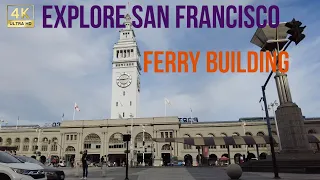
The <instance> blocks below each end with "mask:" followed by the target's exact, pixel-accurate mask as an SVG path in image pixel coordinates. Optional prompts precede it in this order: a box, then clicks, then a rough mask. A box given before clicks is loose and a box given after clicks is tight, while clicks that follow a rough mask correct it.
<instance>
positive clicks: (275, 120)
mask: <svg viewBox="0 0 320 180" xmlns="http://www.w3.org/2000/svg"><path fill="white" fill-rule="evenodd" d="M276 106H278V102H277V101H276V100H275V101H274V102H273V103H270V104H269V107H268V109H269V110H270V107H271V109H272V112H273V117H274V123H275V125H276V131H277V136H278V140H279V150H280V151H281V140H280V134H279V128H278V122H277V117H276V112H275V110H274V108H275V107H276Z"/></svg>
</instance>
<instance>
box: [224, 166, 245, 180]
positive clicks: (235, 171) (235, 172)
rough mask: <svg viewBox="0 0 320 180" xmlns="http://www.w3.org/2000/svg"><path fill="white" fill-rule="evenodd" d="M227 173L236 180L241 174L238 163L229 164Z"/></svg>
mask: <svg viewBox="0 0 320 180" xmlns="http://www.w3.org/2000/svg"><path fill="white" fill-rule="evenodd" d="M227 175H228V176H229V177H230V179H234V180H238V179H240V177H241V176H242V168H241V167H240V166H239V165H238V164H230V165H229V166H228V167H227Z"/></svg>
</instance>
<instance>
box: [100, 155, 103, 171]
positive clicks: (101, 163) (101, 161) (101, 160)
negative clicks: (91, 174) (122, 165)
mask: <svg viewBox="0 0 320 180" xmlns="http://www.w3.org/2000/svg"><path fill="white" fill-rule="evenodd" d="M103 163H104V158H103V156H101V159H100V165H101V169H102V168H103Z"/></svg>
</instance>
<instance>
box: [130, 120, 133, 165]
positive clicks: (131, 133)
mask: <svg viewBox="0 0 320 180" xmlns="http://www.w3.org/2000/svg"><path fill="white" fill-rule="evenodd" d="M130 120H131V126H130V135H131V137H133V136H132V135H133V132H132V131H133V114H130ZM130 155H131V158H130V164H131V167H133V159H134V158H133V156H134V152H133V138H131V140H130Z"/></svg>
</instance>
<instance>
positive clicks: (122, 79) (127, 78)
mask: <svg viewBox="0 0 320 180" xmlns="http://www.w3.org/2000/svg"><path fill="white" fill-rule="evenodd" d="M131 82H132V77H131V75H130V74H128V73H122V74H121V75H120V76H118V77H117V84H118V86H119V87H121V88H126V87H128V86H130V84H131Z"/></svg>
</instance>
